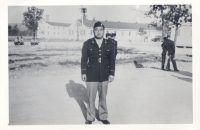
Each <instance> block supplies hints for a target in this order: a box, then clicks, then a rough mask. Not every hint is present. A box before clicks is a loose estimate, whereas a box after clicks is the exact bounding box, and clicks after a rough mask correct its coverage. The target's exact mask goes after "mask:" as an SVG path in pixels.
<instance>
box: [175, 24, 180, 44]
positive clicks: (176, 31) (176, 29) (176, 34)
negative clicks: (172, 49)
mask: <svg viewBox="0 0 200 130" xmlns="http://www.w3.org/2000/svg"><path fill="white" fill-rule="evenodd" d="M178 30H179V28H178V27H176V28H175V36H174V44H175V46H176V41H177V36H178Z"/></svg>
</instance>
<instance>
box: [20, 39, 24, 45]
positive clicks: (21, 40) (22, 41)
mask: <svg viewBox="0 0 200 130" xmlns="http://www.w3.org/2000/svg"><path fill="white" fill-rule="evenodd" d="M20 45H24V39H23V37H21V39H20Z"/></svg>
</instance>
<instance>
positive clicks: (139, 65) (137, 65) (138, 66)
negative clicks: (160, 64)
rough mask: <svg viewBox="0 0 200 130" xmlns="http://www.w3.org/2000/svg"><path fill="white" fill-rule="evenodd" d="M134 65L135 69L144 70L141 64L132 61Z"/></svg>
mask: <svg viewBox="0 0 200 130" xmlns="http://www.w3.org/2000/svg"><path fill="white" fill-rule="evenodd" d="M134 65H135V67H136V68H144V66H143V65H142V64H138V63H137V61H134Z"/></svg>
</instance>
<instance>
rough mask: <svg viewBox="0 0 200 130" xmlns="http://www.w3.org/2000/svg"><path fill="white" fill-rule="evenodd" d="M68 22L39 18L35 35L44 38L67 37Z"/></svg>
mask: <svg viewBox="0 0 200 130" xmlns="http://www.w3.org/2000/svg"><path fill="white" fill-rule="evenodd" d="M69 26H70V24H69V23H58V22H49V21H48V19H47V20H46V21H44V20H41V21H40V22H39V25H38V31H37V37H38V38H45V39H68V27H69Z"/></svg>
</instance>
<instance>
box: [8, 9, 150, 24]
mask: <svg viewBox="0 0 200 130" xmlns="http://www.w3.org/2000/svg"><path fill="white" fill-rule="evenodd" d="M36 7H37V8H40V9H44V14H43V17H45V16H46V15H49V21H50V22H62V23H71V22H73V21H75V20H76V19H77V18H78V19H80V18H81V11H80V8H81V5H80V6H36ZM83 7H85V8H87V13H86V15H87V19H90V20H91V19H93V18H95V19H96V20H102V21H104V20H108V21H121V22H138V23H149V22H151V21H153V19H150V18H144V12H146V11H148V10H149V5H132V6H130V5H127V6H126V5H94V6H92V5H89V6H87V5H84V6H83ZM27 8H28V7H27V6H9V7H8V22H9V23H21V22H22V19H23V12H25V11H27Z"/></svg>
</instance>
